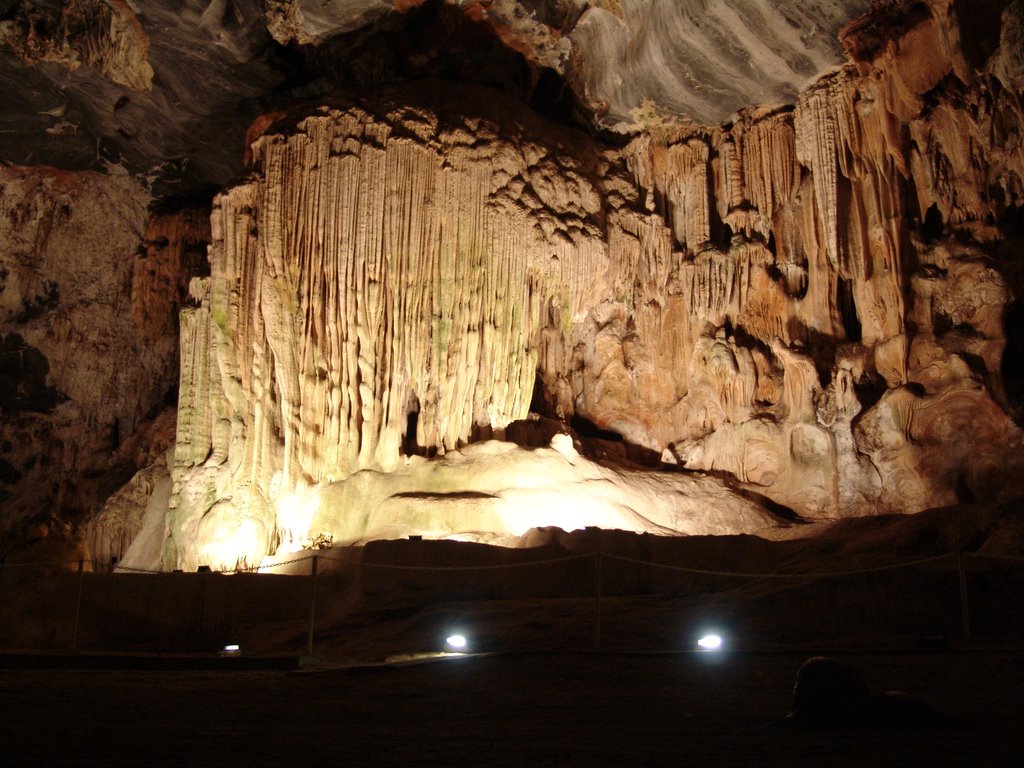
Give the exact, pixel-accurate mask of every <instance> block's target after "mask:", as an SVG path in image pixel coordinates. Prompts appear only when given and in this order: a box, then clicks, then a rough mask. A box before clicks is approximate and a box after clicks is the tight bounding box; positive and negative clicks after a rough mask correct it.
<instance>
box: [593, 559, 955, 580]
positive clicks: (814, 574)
mask: <svg viewBox="0 0 1024 768" xmlns="http://www.w3.org/2000/svg"><path fill="white" fill-rule="evenodd" d="M603 557H607V558H608V559H610V560H620V561H622V562H625V563H635V564H637V565H649V566H651V567H653V568H662V569H664V570H667V571H679V572H681V573H695V574H700V575H703V576H727V577H730V578H738V579H808V578H825V577H829V576H857V575H860V574H863V573H877V572H879V571H893V570H897V569H899V568H911V567H913V566H915V565H921V564H922V563H933V562H936V561H938V560H946V559H948V558H955V557H956V555H955V554H945V555H935V556H933V557H922V558H919V559H917V560H908V561H907V562H904V563H896V564H893V565H879V566H875V567H872V568H858V569H855V570H844V571H817V572H807V573H744V572H742V571H711V570H706V569H703V568H686V567H684V566H680V565H664V564H662V563H652V562H649V561H647V560H637V559H635V558H632V557H623V556H622V555H612V554H604V555H603Z"/></svg>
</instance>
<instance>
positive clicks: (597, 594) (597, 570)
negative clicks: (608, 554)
mask: <svg viewBox="0 0 1024 768" xmlns="http://www.w3.org/2000/svg"><path fill="white" fill-rule="evenodd" d="M602 560H603V558H602V557H601V553H600V552H596V553H595V560H594V650H595V651H597V650H600V648H601V582H602V576H603V574H602V573H601V570H602V568H601V566H602Z"/></svg>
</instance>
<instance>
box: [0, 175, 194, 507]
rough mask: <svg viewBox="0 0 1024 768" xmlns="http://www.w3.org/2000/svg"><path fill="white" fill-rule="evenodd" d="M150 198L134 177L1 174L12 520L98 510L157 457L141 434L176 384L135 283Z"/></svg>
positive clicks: (2, 332) (1, 373) (2, 458)
mask: <svg viewBox="0 0 1024 768" xmlns="http://www.w3.org/2000/svg"><path fill="white" fill-rule="evenodd" d="M148 203H149V194H148V192H147V191H146V190H145V189H144V188H143V187H142V186H140V185H139V184H138V183H137V182H136V181H134V180H132V179H130V178H129V177H126V176H105V175H101V174H93V173H64V172H61V171H56V170H53V169H47V168H39V167H37V168H3V169H0V350H2V351H0V356H2V362H0V413H2V421H0V470H2V477H0V494H2V502H0V503H2V506H3V522H4V525H5V526H6V525H9V524H10V523H11V522H12V521H14V520H17V519H18V518H21V517H24V516H26V515H30V514H39V513H45V514H53V515H62V516H64V517H65V518H70V519H75V518H76V517H80V516H81V515H82V514H84V513H89V512H92V511H94V509H95V508H96V505H97V503H98V501H100V500H102V499H103V498H105V497H106V496H108V495H109V494H110V493H112V492H113V491H114V490H116V488H117V487H118V486H120V485H121V484H122V483H124V481H125V480H126V479H127V477H130V476H131V474H132V473H133V472H134V471H135V469H137V468H138V467H139V466H145V465H146V464H148V463H149V462H151V461H152V458H153V457H152V456H148V455H146V451H147V450H148V447H147V446H148V441H146V442H147V445H140V440H141V438H140V437H139V436H138V435H137V434H136V433H138V432H139V431H140V429H141V427H143V426H144V425H145V424H147V423H148V420H150V419H152V417H153V416H154V414H155V413H156V411H157V410H158V409H159V408H161V407H162V406H163V403H164V400H165V397H166V395H167V394H168V392H169V390H171V389H172V388H173V386H174V380H175V376H176V372H177V365H176V360H175V354H174V343H175V341H174V339H173V337H163V338H160V339H147V338H145V337H144V335H143V333H142V332H141V330H140V329H139V328H137V327H136V325H135V323H134V322H133V320H132V312H131V309H132V304H131V293H130V287H131V282H132V271H133V264H134V262H135V255H136V251H137V250H138V249H139V247H140V244H141V239H142V234H143V229H144V227H145V226H146V217H147V211H146V206H147V204H148Z"/></svg>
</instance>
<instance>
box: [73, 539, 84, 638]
mask: <svg viewBox="0 0 1024 768" xmlns="http://www.w3.org/2000/svg"><path fill="white" fill-rule="evenodd" d="M84 580H85V560H83V559H81V558H79V560H78V595H77V597H76V598H75V625H74V628H73V629H72V631H71V650H73V651H77V650H78V620H79V618H80V617H81V615H82V582H83V581H84Z"/></svg>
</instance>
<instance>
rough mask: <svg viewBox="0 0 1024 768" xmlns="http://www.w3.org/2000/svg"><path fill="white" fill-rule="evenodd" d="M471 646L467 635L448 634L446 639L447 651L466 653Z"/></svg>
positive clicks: (445, 647) (445, 646) (445, 648)
mask: <svg viewBox="0 0 1024 768" xmlns="http://www.w3.org/2000/svg"><path fill="white" fill-rule="evenodd" d="M468 648H469V641H468V640H467V639H466V636H465V635H461V634H454V635H448V637H446V638H445V640H444V650H445V653H466V651H467V649H468Z"/></svg>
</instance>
